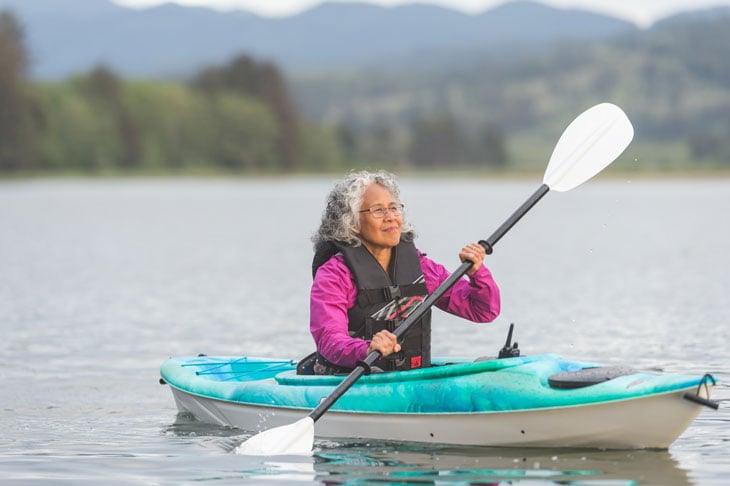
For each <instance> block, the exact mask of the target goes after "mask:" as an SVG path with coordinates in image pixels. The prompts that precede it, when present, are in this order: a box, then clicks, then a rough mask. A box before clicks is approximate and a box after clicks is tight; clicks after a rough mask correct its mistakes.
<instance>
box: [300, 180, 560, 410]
mask: <svg viewBox="0 0 730 486" xmlns="http://www.w3.org/2000/svg"><path fill="white" fill-rule="evenodd" d="M549 190H550V188H549V187H548V186H547V184H543V185H541V186H540V187H539V188H538V190H537V191H535V192H534V193H533V194H532V196H530V198H529V199H528V200H527V201H525V202H524V203H523V204H522V206H520V207H519V208H517V210H516V211H515V212H514V213H512V215H511V216H510V217H509V218H507V221H505V222H504V223H502V226H500V227H499V228H497V231H495V232H494V233H492V235H491V236H490V237H489V238H487V239H486V240H480V241H479V244H480V245H482V246H483V247H484V249H485V250H486V252H487V253H488V254H491V253H492V251H493V247H494V245H496V244H497V242H498V241H499V240H500V239H501V238H502V237H503V236H504V235H505V234H506V233H507V232H508V231H509V230H510V229H512V227H513V226H514V225H515V224H517V222H518V221H519V220H520V219H522V217H523V216H524V215H525V214H527V212H528V211H529V210H530V209H532V207H533V206H534V205H535V204H537V202H538V201H539V200H540V199H542V197H543V196H544V195H545V194H547V193H548V191H549ZM473 264H474V263H473V262H470V261H468V260H467V261H465V262H464V263H462V264H461V266H459V268H457V269H456V271H455V272H453V273H452V274H451V275H449V276H448V278H447V279H446V280H444V281H443V282H442V283H441V285H439V286H438V287H437V288H436V290H434V291H433V293H432V294H431V295H429V296H428V297H427V298H426V300H424V301H423V303H422V304H421V305H419V306H418V308H417V309H416V310H415V311H414V312H413V314H411V315H410V316H408V318H407V319H406V320H405V321H403V323H402V324H401V325H400V326H398V327H397V328H396V330H395V331H394V332H393V334H395V335H396V337H397V338H398V339H400V338H401V336H403V335H404V334H405V333H406V332H408V330H409V329H410V328H411V327H412V326H413V324H414V323H416V322H418V320H419V319H420V318H421V317H423V315H424V314H425V313H426V311H427V310H429V309H430V308H431V307H433V305H434V304H435V303H436V302H438V300H439V299H440V298H441V297H443V295H444V294H445V293H446V292H447V291H448V290H449V289H450V288H451V287H453V286H454V284H455V283H456V282H458V281H459V279H461V278H462V277H463V276H464V275H466V272H467V271H468V270H469V269H470V268H471V266H472V265H473ZM378 358H380V351H373V352H372V353H370V354H368V355H367V357H366V358H365V360H364V361H362V362H360V363H358V364H357V366H356V367H355V369H354V370H352V371H351V372H350V374H349V375H347V376H346V377H345V378H344V379H343V380H342V381H341V382H340V384H339V385H337V388H335V389H334V390H332V393H330V394H329V396H327V397H325V398H324V399H322V401H321V402H320V403H319V405H318V406H317V408H315V409H314V410H312V411H311V412H310V414H309V417H310V418H311V419H312V420H313V421H315V422H316V421H317V420H319V418H320V417H322V415H324V414H325V412H327V410H329V409H330V407H331V406H332V405H334V404H335V402H336V401H337V400H339V398H340V397H341V396H342V395H344V394H345V392H346V391H347V390H349V389H350V387H352V385H353V384H354V383H355V382H356V381H357V380H358V379H359V378H360V377H361V376H362V375H363V374H364V373H366V372H368V373H369V372H370V367H371V366H372V364H373V363H375V361H377V359H378Z"/></svg>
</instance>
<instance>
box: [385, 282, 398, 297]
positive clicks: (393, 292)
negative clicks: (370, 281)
mask: <svg viewBox="0 0 730 486" xmlns="http://www.w3.org/2000/svg"><path fill="white" fill-rule="evenodd" d="M383 294H384V295H385V300H395V299H398V298H400V297H401V291H400V287H399V286H398V285H395V286H393V287H385V288H384V289H383Z"/></svg>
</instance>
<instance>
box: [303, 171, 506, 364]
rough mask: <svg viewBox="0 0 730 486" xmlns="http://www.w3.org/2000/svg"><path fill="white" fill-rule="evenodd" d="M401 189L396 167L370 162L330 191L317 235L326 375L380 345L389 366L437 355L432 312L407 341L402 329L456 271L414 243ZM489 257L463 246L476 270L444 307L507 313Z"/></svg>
mask: <svg viewBox="0 0 730 486" xmlns="http://www.w3.org/2000/svg"><path fill="white" fill-rule="evenodd" d="M399 195H400V190H399V188H398V184H397V182H396V180H395V177H394V176H393V175H392V174H389V173H387V172H375V173H369V172H364V171H363V172H356V173H353V174H351V175H350V176H348V177H347V178H345V179H344V180H343V181H341V182H339V183H337V184H336V185H335V187H334V188H333V190H332V192H331V193H330V194H329V197H328V200H327V207H326V209H325V211H324V213H323V216H322V223H321V225H320V227H319V230H318V231H317V233H316V234H315V236H314V237H313V239H312V240H313V242H314V245H315V257H314V262H313V264H312V273H313V275H314V282H313V284H312V291H311V300H310V330H311V332H312V336H313V337H314V341H315V343H316V345H317V353H316V361H315V363H314V364H313V366H311V367H312V368H313V369H312V370H310V371H313V372H314V373H316V374H332V373H345V372H348V371H350V370H352V369H353V368H354V367H355V366H356V364H357V362H358V361H362V360H363V359H365V357H366V356H367V355H368V354H369V353H371V352H372V351H374V350H378V351H380V353H381V354H382V358H380V359H379V360H378V361H377V362H376V363H375V366H376V367H377V368H380V369H382V370H385V371H393V370H408V369H413V368H421V367H428V366H430V364H431V315H430V311H428V312H426V313H424V315H423V317H422V318H421V319H420V321H419V322H418V323H416V324H414V325H413V326H412V327H411V328H410V329H409V330H408V332H407V333H406V334H405V335H404V336H403V337H402V342H401V343H398V342H397V339H396V337H395V335H394V334H393V332H392V331H394V330H395V328H396V327H397V326H398V325H399V324H400V323H401V322H403V321H404V320H405V319H406V318H407V317H408V315H410V313H412V312H413V311H414V310H415V309H416V308H417V307H418V305H419V304H420V303H421V302H423V300H424V298H425V297H427V296H428V294H430V293H432V292H433V291H434V290H435V289H436V288H437V287H438V286H439V284H441V283H442V282H443V281H444V280H445V279H446V278H447V277H448V276H449V271H448V270H446V268H445V267H443V266H442V265H440V264H438V263H436V262H434V261H433V260H431V259H429V258H428V257H426V255H425V254H424V253H421V252H420V251H418V250H417V249H416V247H415V246H414V244H413V240H414V237H415V234H414V231H413V227H412V226H411V225H410V224H408V223H407V222H406V220H405V216H404V212H403V209H404V206H403V204H402V203H401V202H400V198H399ZM484 256H485V251H484V248H482V246H481V245H479V244H476V243H470V244H468V245H466V246H465V247H464V248H463V249H462V250H461V252H460V253H459V258H460V259H461V261H466V260H469V261H471V262H474V264H473V265H472V266H471V268H470V269H469V270H468V271H467V272H466V273H467V276H468V277H469V278H468V280H467V279H461V280H460V281H458V282H457V283H456V284H455V285H454V286H453V287H452V288H451V289H450V290H449V291H448V292H446V293H445V294H444V296H443V297H442V298H441V299H439V301H438V302H437V303H436V307H438V308H440V309H442V310H445V311H447V312H449V313H451V314H455V315H457V316H460V317H463V318H466V319H469V320H471V321H474V322H491V321H493V320H494V319H495V318H496V317H497V315H498V314H499V307H500V298H499V289H498V287H497V284H496V283H495V282H494V280H493V279H492V275H491V273H490V272H489V270H488V269H487V268H486V267H485V266H484V265H483V264H482V261H483V259H484ZM300 368H303V367H300ZM300 372H304V371H301V370H300Z"/></svg>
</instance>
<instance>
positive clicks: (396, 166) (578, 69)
mask: <svg viewBox="0 0 730 486" xmlns="http://www.w3.org/2000/svg"><path fill="white" fill-rule="evenodd" d="M188 3H197V5H183V4H178V3H160V2H157V1H156V0H117V1H111V0H0V12H2V13H1V14H0V109H1V110H2V112H1V113H0V175H4V176H16V175H35V174H40V175H53V174H64V175H68V174H92V175H95V174H100V175H117V174H122V175H124V174H133V175H145V174H187V175H190V174H193V175H195V174H213V175H229V174H269V173H270V174H280V173H287V174H289V173H315V172H316V173H323V172H342V171H343V170H345V169H350V168H358V167H371V168H372V167H379V168H386V169H389V170H394V171H398V172H409V171H423V170H426V169H427V170H431V171H444V170H448V171H456V172H457V173H458V172H463V173H467V172H468V173H470V174H472V173H474V172H475V171H484V172H486V173H502V172H504V173H515V172H532V171H542V169H543V168H544V166H545V164H546V161H547V159H548V158H549V154H550V153H551V151H552V147H553V146H554V144H555V142H556V141H557V139H558V138H559V135H560V133H561V132H562V130H563V129H564V128H565V126H566V125H567V124H568V123H569V122H570V120H572V119H573V118H574V117H575V116H576V115H577V114H578V113H580V112H581V111H583V110H584V109H586V108H588V107H589V106H591V105H593V104H595V103H598V102H602V101H611V102H613V103H616V104H619V105H620V106H622V107H623V108H624V109H625V111H626V112H627V114H628V115H629V118H630V119H631V120H632V122H633V123H634V125H635V127H636V138H635V140H634V143H633V144H632V146H631V147H630V149H629V151H627V152H626V153H625V154H624V155H623V156H622V158H621V159H620V160H619V161H618V162H617V163H616V164H614V166H612V167H611V168H610V169H609V170H610V171H627V170H629V171H632V172H642V171H646V172H647V173H656V172H658V171H662V172H664V171H672V172H673V173H678V174H682V175H685V174H687V173H696V172H702V173H703V174H707V173H710V174H716V173H719V172H720V171H726V170H727V169H728V168H730V136H729V135H730V63H728V62H727V53H728V48H729V47H730V7H728V6H722V3H723V2H716V4H715V5H716V6H715V7H705V6H704V5H705V4H703V3H701V2H688V3H687V4H688V5H689V7H688V8H689V9H687V8H685V9H680V10H679V11H673V12H672V13H671V14H668V15H667V16H665V17H660V18H656V19H644V20H643V21H639V20H636V19H630V18H628V17H627V16H618V15H616V16H614V15H612V14H610V13H606V11H605V10H603V11H601V10H595V9H592V10H589V9H588V8H587V7H585V8H583V9H578V8H575V7H572V8H567V7H558V6H554V5H555V2H553V3H550V4H548V3H541V2H533V1H507V2H503V3H496V4H495V3H491V4H490V3H489V2H486V3H487V4H489V6H488V7H484V8H483V9H482V10H479V9H478V8H475V9H472V10H471V11H465V10H464V9H463V8H462V9H461V10H457V9H455V8H451V7H450V6H449V5H448V3H449V2H442V3H441V4H438V5H437V4H433V3H420V4H416V3H413V4H410V3H398V4H397V5H381V4H376V3H368V2H365V1H363V2H346V3H342V2H340V3H328V2H324V3H319V2H300V8H299V9H292V10H291V11H290V12H289V13H287V12H286V11H281V12H278V14H277V15H275V16H272V15H263V14H262V13H260V12H258V13H257V12H255V11H253V10H243V9H241V8H233V7H235V6H236V5H237V4H236V3H235V2H228V3H226V2H222V1H221V2H215V1H214V0H210V1H209V2H206V1H204V0H197V2H196V1H195V0H193V1H192V2H188ZM249 3H251V2H249ZM258 3H259V5H261V6H262V8H263V5H268V6H269V7H270V8H271V10H275V8H276V5H278V6H279V7H282V8H280V10H284V9H283V5H284V4H286V3H287V2H278V1H277V2H258ZM453 3H454V5H456V4H457V2H453ZM462 3H464V2H462ZM574 3H575V2H574ZM651 3H652V2H648V3H647V4H646V5H649V4H651ZM661 3H662V2H653V4H657V5H659V4H661ZM664 3H666V4H671V3H672V2H671V1H669V0H666V1H665V2H664ZM482 4H485V2H482ZM596 4H598V2H596ZM240 5H243V2H242V3H241V4H240ZM240 5H239V6H240ZM642 5H644V4H643V3H642ZM646 5H645V6H646ZM727 5H730V2H727ZM224 7H227V10H224V9H223V8H224ZM637 8H639V7H637ZM260 10H261V9H260Z"/></svg>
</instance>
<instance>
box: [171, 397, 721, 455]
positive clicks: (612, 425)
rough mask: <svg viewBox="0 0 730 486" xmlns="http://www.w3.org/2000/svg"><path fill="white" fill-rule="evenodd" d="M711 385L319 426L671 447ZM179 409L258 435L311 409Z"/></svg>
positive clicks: (193, 405) (520, 443)
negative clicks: (530, 407) (584, 402)
mask: <svg viewBox="0 0 730 486" xmlns="http://www.w3.org/2000/svg"><path fill="white" fill-rule="evenodd" d="M710 389H711V387H703V389H702V390H699V391H698V390H697V389H696V387H689V388H687V389H683V390H675V391H672V392H668V393H663V394H654V395H649V396H643V397H637V398H631V399H624V400H613V401H609V402H601V403H595V404H588V405H576V406H569V407H554V408H541V409H534V410H520V411H500V412H471V413H434V414H417V413H416V414H409V413H359V412H343V411H335V410H330V411H329V412H328V413H326V414H325V415H324V416H323V417H322V418H321V419H320V420H319V421H318V422H317V424H316V427H315V430H316V435H317V436H318V437H320V438H328V439H347V440H376V441H397V442H418V443H432V444H458V445H469V446H497V447H507V446H508V447H581V448H600V449H643V448H658V449H665V448H668V447H669V445H670V444H671V443H672V442H674V441H675V440H676V439H677V437H679V435H681V434H682V432H683V431H684V430H686V428H687V427H688V426H689V425H690V424H691V423H692V421H693V420H694V419H695V418H696V417H697V415H699V413H700V412H701V411H702V409H703V407H702V406H700V405H698V404H697V403H694V402H691V401H689V400H686V399H683V395H684V394H685V393H690V394H695V393H698V394H699V396H700V397H702V398H706V399H709V396H708V393H709V391H710ZM172 391H173V396H174V398H175V402H176V404H177V407H178V409H179V410H181V411H186V412H189V413H191V414H192V415H194V416H195V417H196V418H197V419H199V420H201V421H203V422H207V423H213V424H217V425H222V426H230V427H236V428H240V429H243V430H246V431H250V432H259V431H262V430H268V429H271V428H273V427H279V426H283V425H287V424H290V423H292V422H294V421H297V420H299V419H301V418H303V417H304V416H306V415H307V413H308V412H309V410H305V409H297V408H285V407H278V406H277V407H266V406H261V405H251V404H245V403H240V402H234V401H227V400H221V399H218V398H210V397H205V396H201V395H196V394H191V393H188V392H186V391H184V390H181V389H178V388H175V387H172Z"/></svg>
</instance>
